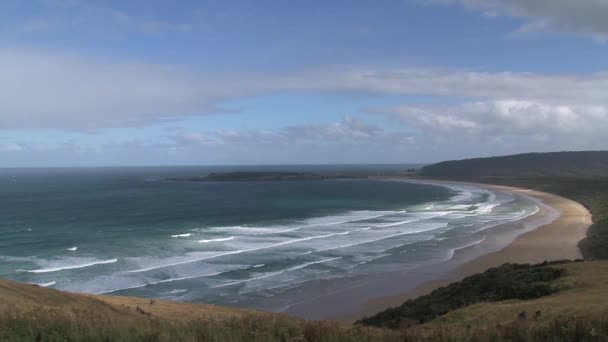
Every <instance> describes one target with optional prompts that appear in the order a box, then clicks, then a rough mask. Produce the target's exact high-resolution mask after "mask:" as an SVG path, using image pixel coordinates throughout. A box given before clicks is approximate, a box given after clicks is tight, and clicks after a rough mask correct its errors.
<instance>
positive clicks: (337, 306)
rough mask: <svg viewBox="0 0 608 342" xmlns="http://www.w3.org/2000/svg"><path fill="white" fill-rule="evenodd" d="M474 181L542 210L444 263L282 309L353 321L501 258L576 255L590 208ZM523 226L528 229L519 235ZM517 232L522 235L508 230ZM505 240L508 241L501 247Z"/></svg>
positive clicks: (529, 259)
mask: <svg viewBox="0 0 608 342" xmlns="http://www.w3.org/2000/svg"><path fill="white" fill-rule="evenodd" d="M433 182H434V183H437V182H435V181H433ZM449 183H454V182H449ZM466 184H469V185H473V184H471V183H466ZM474 185H475V186H477V187H481V188H486V189H489V190H493V191H502V192H510V193H513V194H516V195H522V196H527V197H529V198H532V199H534V200H535V201H537V202H538V203H539V207H540V208H541V209H540V211H539V212H538V213H537V214H535V215H532V216H530V217H528V218H525V219H522V220H519V221H516V222H513V223H508V224H504V225H502V226H499V227H497V228H498V229H497V230H496V232H495V233H494V234H492V235H490V236H489V237H488V239H487V240H486V241H484V242H483V243H481V244H478V245H475V246H472V247H471V248H464V249H461V250H458V251H455V254H454V256H453V258H452V259H451V260H449V261H447V262H445V263H442V264H437V265H433V266H432V267H429V268H426V269H420V270H414V271H408V272H404V273H399V272H397V273H391V274H386V275H379V276H378V277H375V278H374V279H372V280H370V281H369V282H367V283H366V284H363V285H360V284H358V285H357V286H355V287H353V288H350V289H344V290H343V291H340V292H336V293H332V294H329V295H324V296H321V297H319V298H315V299H312V300H310V301H307V302H305V303H301V304H298V305H295V306H293V307H291V308H290V309H289V310H287V311H285V313H287V314H291V315H295V316H299V317H304V318H309V319H334V320H340V321H344V322H353V321H355V320H357V319H360V318H362V317H365V316H369V315H373V314H375V313H377V312H379V311H382V310H384V309H386V308H389V307H393V306H397V305H400V304H401V303H403V302H404V301H406V300H407V299H410V298H415V297H418V296H420V295H424V294H426V293H429V292H431V291H432V290H433V289H436V288H438V287H441V286H445V285H448V284H450V283H452V282H455V281H458V280H461V279H462V278H464V277H467V276H469V275H472V274H475V273H479V272H483V271H484V270H486V269H488V268H490V267H494V266H498V265H501V264H503V263H506V262H513V263H539V262H543V261H551V260H562V259H579V258H581V254H580V251H579V248H578V243H579V241H580V240H582V239H583V238H584V237H585V236H586V232H587V229H588V227H589V225H590V224H591V223H592V218H591V213H590V212H589V211H588V210H587V209H586V208H585V207H584V206H582V205H581V204H579V203H577V202H574V201H572V200H569V199H566V198H563V197H560V196H557V195H553V194H548V193H543V192H539V191H534V190H528V189H520V188H513V187H505V186H494V185H486V184H474ZM527 227H528V228H527ZM529 227H531V228H529ZM515 228H517V229H515ZM518 229H519V230H518ZM525 229H527V230H528V231H527V232H525V233H523V234H521V231H522V230H524V231H525ZM516 231H519V232H520V233H518V234H521V235H513V234H514V232H516ZM504 241H509V242H510V243H509V244H508V245H507V246H506V247H505V246H504ZM501 243H502V245H501ZM497 246H501V247H497ZM361 298H366V300H362V299H361Z"/></svg>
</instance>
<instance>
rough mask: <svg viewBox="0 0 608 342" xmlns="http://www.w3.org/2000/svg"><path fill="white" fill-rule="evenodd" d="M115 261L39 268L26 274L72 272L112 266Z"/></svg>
mask: <svg viewBox="0 0 608 342" xmlns="http://www.w3.org/2000/svg"><path fill="white" fill-rule="evenodd" d="M117 261H118V259H109V260H100V261H95V262H89V263H86V264H79V265H68V266H61V267H52V268H41V269H37V270H30V271H27V272H29V273H50V272H58V271H63V270H73V269H76V268H85V267H90V266H95V265H104V264H113V263H115V262H117Z"/></svg>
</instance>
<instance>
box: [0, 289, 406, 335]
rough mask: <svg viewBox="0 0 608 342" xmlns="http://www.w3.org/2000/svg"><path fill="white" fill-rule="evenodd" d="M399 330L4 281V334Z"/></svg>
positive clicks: (0, 327) (0, 313) (0, 312)
mask: <svg viewBox="0 0 608 342" xmlns="http://www.w3.org/2000/svg"><path fill="white" fill-rule="evenodd" d="M398 340H399V333H398V332H394V331H388V330H378V329H368V328H361V327H352V326H345V325H341V324H338V323H334V322H305V321H303V320H299V319H295V318H291V317H287V316H284V315H278V314H270V313H261V312H256V311H250V310H239V309H231V308H224V307H217V306H212V305H201V304H191V303H178V302H170V301H160V300H157V301H150V300H149V299H145V298H133V297H116V296H94V295H83V294H73V293H67V292H62V291H57V290H53V289H47V288H42V287H39V286H36V285H29V284H20V283H15V282H10V281H0V341H398Z"/></svg>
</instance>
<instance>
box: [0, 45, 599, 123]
mask: <svg viewBox="0 0 608 342" xmlns="http://www.w3.org/2000/svg"><path fill="white" fill-rule="evenodd" d="M0 74H1V75H2V77H1V78H0V129H28V128H54V129H67V130H96V129H103V128H112V127H141V126H146V125H149V124H152V123H157V122H167V121H175V120H178V119H181V118H184V117H188V116H197V115H207V114H211V113H218V112H221V111H222V109H221V104H222V102H223V101H225V100H229V99H234V98H238V97H243V96H251V95H261V94H272V93H276V92H280V91H324V92H347V93H353V92H355V93H356V92H363V93H370V94H395V95H422V96H431V97H438V98H451V99H453V100H459V101H463V100H468V101H490V102H491V101H505V100H514V101H527V102H529V103H533V104H536V105H537V106H536V107H532V108H545V107H546V106H553V107H560V106H567V107H572V108H575V107H576V109H575V110H573V111H574V112H579V111H580V108H581V107H582V106H592V107H598V108H599V109H598V110H600V111H601V110H602V108H604V110H605V108H608V94H607V93H606V89H608V74H606V73H598V74H589V75H546V74H534V73H518V72H494V73H490V72H476V71H468V70H440V69H373V68H348V69H327V70H307V71H305V72H304V71H302V72H293V73H291V74H284V75H272V74H266V75H253V74H252V75H223V76H221V77H220V76H218V75H214V74H211V73H204V72H202V71H200V70H193V69H184V68H177V67H172V66H165V65H152V64H145V63H130V64H128V63H116V62H98V61H92V60H89V59H86V58H82V57H76V56H66V55H57V54H48V53H40V52H37V51H23V50H19V51H15V50H0Z"/></svg>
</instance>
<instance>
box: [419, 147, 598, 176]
mask: <svg viewBox="0 0 608 342" xmlns="http://www.w3.org/2000/svg"><path fill="white" fill-rule="evenodd" d="M422 174H423V175H424V176H427V177H444V178H467V179H468V178H477V177H605V176H608V151H584V152H552V153H525V154H516V155H511V156H503V157H490V158H474V159H465V160H456V161H445V162H441V163H437V164H433V165H429V166H425V167H424V168H423V169H422Z"/></svg>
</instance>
